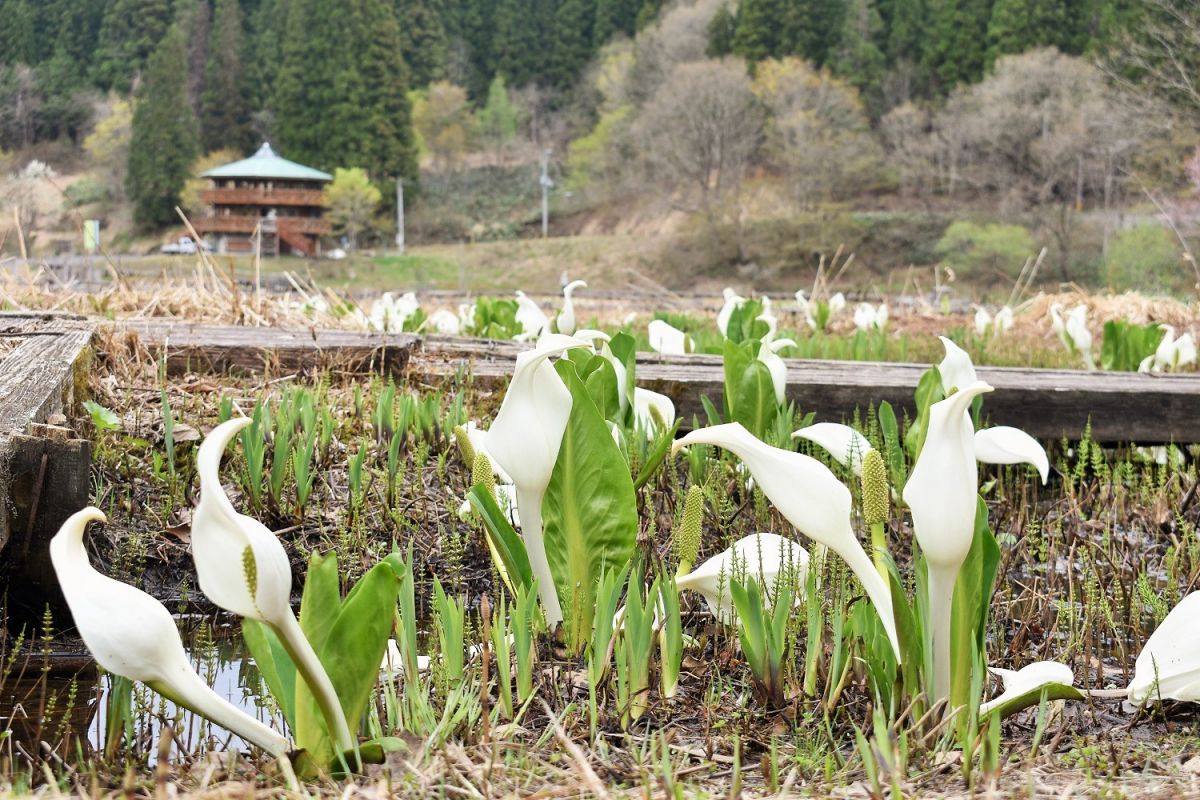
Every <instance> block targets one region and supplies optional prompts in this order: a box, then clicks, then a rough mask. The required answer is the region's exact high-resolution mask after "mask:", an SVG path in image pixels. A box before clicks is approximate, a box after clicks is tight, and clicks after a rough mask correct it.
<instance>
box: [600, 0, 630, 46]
mask: <svg viewBox="0 0 1200 800" xmlns="http://www.w3.org/2000/svg"><path fill="white" fill-rule="evenodd" d="M640 10H641V0H596V22H595V24H594V25H593V27H592V35H593V38H594V44H595V46H596V47H600V46H601V45H603V44H605V43H606V42H607V41H608V40H609V39H611V38H613V37H614V36H616V35H617V34H620V33H623V34H625V35H626V36H632V35H633V32H634V30H635V29H636V27H637V16H638V11H640Z"/></svg>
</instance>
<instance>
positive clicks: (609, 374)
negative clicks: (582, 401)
mask: <svg viewBox="0 0 1200 800" xmlns="http://www.w3.org/2000/svg"><path fill="white" fill-rule="evenodd" d="M592 358H593V364H592V369H591V370H590V372H589V373H588V375H587V377H586V378H585V379H584V384H585V385H586V386H587V390H588V394H589V395H591V397H592V402H594V403H595V404H596V408H597V409H599V411H600V416H602V417H604V419H607V420H612V421H613V422H618V421H619V420H618V417H619V416H620V414H621V399H620V396H619V395H618V394H617V393H618V392H619V391H620V389H619V387H618V386H617V371H616V370H615V369H613V365H612V364H611V363H609V361H608V359H607V358H604V357H603V356H592Z"/></svg>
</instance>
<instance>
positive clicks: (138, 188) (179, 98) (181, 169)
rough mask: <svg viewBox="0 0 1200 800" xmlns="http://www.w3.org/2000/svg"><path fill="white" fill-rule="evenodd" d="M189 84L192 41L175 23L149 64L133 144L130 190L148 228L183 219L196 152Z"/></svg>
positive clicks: (140, 220) (136, 213)
mask: <svg viewBox="0 0 1200 800" xmlns="http://www.w3.org/2000/svg"><path fill="white" fill-rule="evenodd" d="M186 83H187V41H186V39H185V38H184V35H183V32H182V31H181V30H180V29H179V27H178V26H174V25H173V26H171V28H170V29H169V30H168V31H167V34H166V36H164V37H163V39H162V41H161V42H160V43H159V45H158V47H156V48H155V49H154V51H153V53H152V54H151V56H150V59H149V61H148V62H147V64H146V71H145V75H144V76H143V79H142V83H141V85H140V86H139V88H138V93H137V107H136V110H135V111H134V114H133V130H132V133H131V136H130V141H129V173H128V176H127V178H126V189H127V190H128V193H129V197H130V199H131V200H132V201H133V204H134V208H133V216H134V221H136V222H137V223H138V224H139V225H142V226H144V227H156V226H164V225H170V224H172V223H174V222H177V221H178V217H177V216H176V215H175V206H176V205H178V203H179V193H180V191H181V190H182V189H183V184H184V182H185V181H186V180H187V179H188V176H189V172H190V168H191V164H192V160H193V159H195V157H196V154H197V142H196V123H195V118H194V117H193V116H192V109H191V106H189V105H188V102H187V86H186Z"/></svg>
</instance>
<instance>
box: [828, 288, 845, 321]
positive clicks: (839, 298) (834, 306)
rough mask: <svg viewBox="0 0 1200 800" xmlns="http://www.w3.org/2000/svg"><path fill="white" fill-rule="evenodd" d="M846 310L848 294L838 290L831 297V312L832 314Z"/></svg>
mask: <svg viewBox="0 0 1200 800" xmlns="http://www.w3.org/2000/svg"><path fill="white" fill-rule="evenodd" d="M845 310H846V295H844V294H842V293H841V292H837V293H836V294H834V296H833V297H831V298H829V314H830V316H833V315H836V314H840V313H842V312H843V311H845Z"/></svg>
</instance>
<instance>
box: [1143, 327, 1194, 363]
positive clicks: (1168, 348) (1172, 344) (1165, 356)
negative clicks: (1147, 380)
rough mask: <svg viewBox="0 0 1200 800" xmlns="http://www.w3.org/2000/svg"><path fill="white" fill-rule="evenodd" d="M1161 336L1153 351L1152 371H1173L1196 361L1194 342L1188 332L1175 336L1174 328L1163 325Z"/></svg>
mask: <svg viewBox="0 0 1200 800" xmlns="http://www.w3.org/2000/svg"><path fill="white" fill-rule="evenodd" d="M1162 328H1163V338H1162V341H1161V342H1159V343H1158V347H1157V348H1156V349H1155V351H1154V367H1153V369H1154V371H1155V372H1158V371H1159V370H1163V369H1165V370H1169V371H1171V372H1174V371H1175V370H1177V369H1179V368H1180V367H1186V366H1187V365H1188V364H1192V363H1195V361H1196V342H1195V340H1194V339H1192V335H1191V334H1190V333H1185V334H1184V335H1183V336H1180V337H1179V338H1178V339H1176V338H1175V328H1174V327H1173V326H1171V325H1163V326H1162Z"/></svg>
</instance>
